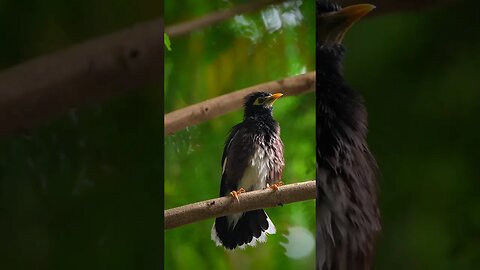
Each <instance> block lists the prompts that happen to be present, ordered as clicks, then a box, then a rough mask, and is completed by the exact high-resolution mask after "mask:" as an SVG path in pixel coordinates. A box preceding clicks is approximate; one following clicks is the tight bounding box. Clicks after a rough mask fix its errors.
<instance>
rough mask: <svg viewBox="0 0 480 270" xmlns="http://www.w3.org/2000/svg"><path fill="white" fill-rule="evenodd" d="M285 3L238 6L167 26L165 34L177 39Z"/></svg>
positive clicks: (261, 2)
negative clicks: (238, 16) (240, 15)
mask: <svg viewBox="0 0 480 270" xmlns="http://www.w3.org/2000/svg"><path fill="white" fill-rule="evenodd" d="M284 1H285V0H267V1H252V2H251V3H248V4H244V5H240V6H236V7H234V8H231V9H226V10H222V11H218V12H214V13H210V14H207V15H205V16H203V17H200V18H197V19H193V20H191V21H187V22H182V23H179V24H174V25H171V26H167V27H166V28H165V32H167V34H168V35H169V37H171V38H175V37H178V36H182V35H186V34H188V33H191V32H193V31H195V30H198V29H201V28H203V27H207V26H210V25H212V24H215V23H218V22H222V21H225V20H227V19H230V18H232V17H233V16H235V15H238V14H243V13H249V12H254V11H257V10H261V9H263V8H264V7H267V6H269V5H272V4H276V3H281V2H284Z"/></svg>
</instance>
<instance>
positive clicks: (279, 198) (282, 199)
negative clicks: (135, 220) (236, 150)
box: [164, 181, 316, 230]
mask: <svg viewBox="0 0 480 270" xmlns="http://www.w3.org/2000/svg"><path fill="white" fill-rule="evenodd" d="M315 194H316V192H315V181H306V182H301V183H295V184H289V185H285V186H281V187H279V189H278V190H276V191H275V190H272V189H269V188H267V189H264V190H257V191H251V192H246V193H242V194H240V195H239V202H237V201H236V200H235V199H234V198H232V197H229V196H227V197H221V198H216V199H211V200H206V201H202V202H197V203H192V204H188V205H184V206H180V207H176V208H172V209H168V210H165V211H164V218H165V221H164V225H165V230H166V229H172V228H176V227H180V226H183V225H186V224H190V223H194V222H197V221H201V220H204V219H208V218H215V217H221V216H225V215H230V214H234V213H238V212H245V211H251V210H255V209H263V208H270V207H275V206H279V205H284V204H288V203H293V202H299V201H306V200H312V199H315Z"/></svg>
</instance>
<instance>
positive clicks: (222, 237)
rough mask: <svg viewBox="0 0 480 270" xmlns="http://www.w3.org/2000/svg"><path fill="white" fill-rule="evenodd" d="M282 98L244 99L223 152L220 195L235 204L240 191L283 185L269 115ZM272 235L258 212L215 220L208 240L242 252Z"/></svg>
mask: <svg viewBox="0 0 480 270" xmlns="http://www.w3.org/2000/svg"><path fill="white" fill-rule="evenodd" d="M282 95H283V94H282V93H276V94H270V93H267V92H254V93H251V94H249V95H247V96H246V97H245V99H244V117H243V121H242V122H241V123H239V124H237V125H235V126H234V127H233V128H232V129H231V131H230V133H229V136H228V139H227V140H226V142H225V146H224V149H223V155H222V164H221V165H222V179H221V184H220V196H231V197H232V198H233V199H234V202H238V201H239V195H240V194H241V193H243V192H246V191H252V190H261V189H265V188H268V187H269V188H272V189H274V190H278V188H279V187H280V186H281V185H282V184H283V182H281V181H280V180H281V178H282V173H283V168H284V166H285V160H284V158H283V142H282V140H281V138H280V126H279V124H278V122H277V121H275V119H273V115H272V111H273V103H274V102H275V101H276V100H277V99H279V98H280V97H281V96H282ZM240 197H241V196H240ZM275 232H276V229H275V225H274V224H273V223H272V221H271V220H270V218H269V217H268V215H267V213H265V211H264V210H263V209H258V210H253V211H248V212H244V213H237V214H233V215H228V216H222V217H218V218H216V219H215V222H214V224H213V226H212V231H211V239H212V240H213V241H214V242H215V243H216V245H217V246H223V247H224V248H225V249H228V250H232V249H235V248H237V247H239V248H241V249H244V248H245V247H246V246H256V244H257V243H258V242H265V241H266V238H267V235H268V234H274V233H275Z"/></svg>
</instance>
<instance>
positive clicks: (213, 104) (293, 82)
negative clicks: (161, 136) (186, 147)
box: [164, 71, 315, 134]
mask: <svg viewBox="0 0 480 270" xmlns="http://www.w3.org/2000/svg"><path fill="white" fill-rule="evenodd" d="M314 87H315V72H314V71H313V72H309V73H307V74H302V75H298V76H294V77H289V78H285V79H282V80H278V81H272V82H268V83H263V84H259V85H255V86H251V87H248V88H245V89H242V90H238V91H235V92H232V93H229V94H225V95H223V96H219V97H216V98H212V99H209V100H206V101H203V102H200V103H197V104H195V105H191V106H188V107H185V108H183V109H179V110H176V111H173V112H171V113H168V114H166V115H165V117H164V123H165V134H172V133H174V132H177V131H179V130H181V129H184V128H186V127H188V126H193V125H196V124H199V123H202V122H204V121H207V120H209V119H212V118H215V117H217V116H219V115H223V114H226V113H228V112H231V111H234V110H236V109H238V108H240V107H241V106H242V102H243V98H244V97H245V96H246V95H248V94H249V93H252V92H255V91H265V92H270V93H273V92H282V93H283V94H284V95H298V94H301V93H304V92H307V91H313V90H314Z"/></svg>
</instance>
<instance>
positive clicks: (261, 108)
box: [244, 92, 283, 118]
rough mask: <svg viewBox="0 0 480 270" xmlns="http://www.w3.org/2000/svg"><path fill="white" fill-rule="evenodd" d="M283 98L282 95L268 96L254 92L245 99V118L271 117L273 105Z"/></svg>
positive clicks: (264, 93)
mask: <svg viewBox="0 0 480 270" xmlns="http://www.w3.org/2000/svg"><path fill="white" fill-rule="evenodd" d="M281 96H283V94H282V93H276V94H270V93H267V92H255V93H251V94H249V95H248V96H246V97H245V104H244V108H245V118H247V117H251V116H257V115H271V114H272V109H273V103H274V102H275V101H276V100H277V99H279V98H280V97H281Z"/></svg>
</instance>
